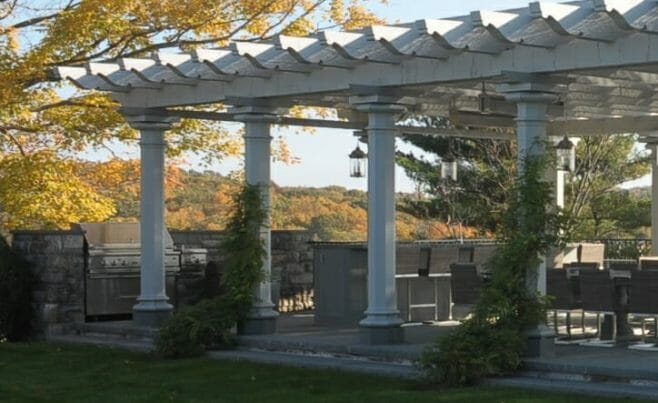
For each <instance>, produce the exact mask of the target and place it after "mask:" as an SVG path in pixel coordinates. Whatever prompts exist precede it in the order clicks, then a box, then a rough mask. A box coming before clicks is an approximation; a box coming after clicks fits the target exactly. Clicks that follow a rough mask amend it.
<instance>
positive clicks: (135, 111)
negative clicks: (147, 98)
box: [119, 108, 180, 131]
mask: <svg viewBox="0 0 658 403" xmlns="http://www.w3.org/2000/svg"><path fill="white" fill-rule="evenodd" d="M119 113H121V114H122V115H123V117H124V118H125V119H126V122H127V123H128V124H129V125H130V127H132V128H133V129H136V130H161V131H166V130H169V129H171V127H172V126H173V125H174V123H176V122H178V121H179V120H180V118H178V117H176V116H169V115H168V114H167V111H166V110H165V109H161V108H158V109H151V108H121V109H119Z"/></svg>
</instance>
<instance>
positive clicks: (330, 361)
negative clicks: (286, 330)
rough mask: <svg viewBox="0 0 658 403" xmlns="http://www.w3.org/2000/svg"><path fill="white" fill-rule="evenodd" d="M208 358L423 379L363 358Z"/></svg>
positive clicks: (225, 354)
mask: <svg viewBox="0 0 658 403" xmlns="http://www.w3.org/2000/svg"><path fill="white" fill-rule="evenodd" d="M208 356H210V357H212V358H217V359H224V360H234V361H249V362H259V363H267V364H278V365H287V366H295V367H303V368H318V369H334V370H338V371H346V372H360V373H367V374H373V375H380V376H388V377H393V378H405V379H419V378H420V377H421V376H422V374H421V373H420V372H419V370H418V369H417V368H416V367H415V366H413V365H412V364H410V363H395V362H382V361H374V360H370V359H366V358H363V357H356V356H347V355H334V354H330V353H325V354H319V353H315V354H314V353H308V352H299V351H298V352H282V351H268V350H258V349H252V348H244V347H243V348H239V349H236V350H225V351H211V352H208Z"/></svg>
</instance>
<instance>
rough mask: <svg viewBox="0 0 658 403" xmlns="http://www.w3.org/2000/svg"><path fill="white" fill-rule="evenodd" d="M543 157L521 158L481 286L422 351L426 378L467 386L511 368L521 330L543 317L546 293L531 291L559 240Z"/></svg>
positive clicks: (517, 358) (522, 343)
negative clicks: (452, 324) (463, 313)
mask: <svg viewBox="0 0 658 403" xmlns="http://www.w3.org/2000/svg"><path fill="white" fill-rule="evenodd" d="M546 164H547V161H545V160H543V159H527V160H526V161H525V164H524V167H525V170H524V171H523V172H522V173H521V174H520V176H519V179H518V181H517V184H516V185H515V186H514V188H513V190H512V191H513V195H512V196H513V197H510V198H509V200H510V205H509V207H508V209H507V211H506V212H505V215H504V219H503V222H502V223H501V228H500V231H498V233H499V234H500V238H501V239H500V241H502V242H501V245H500V246H499V247H498V248H497V250H496V253H495V255H494V256H493V257H492V259H491V260H490V261H489V262H488V268H489V270H490V272H491V279H490V280H489V282H488V283H486V284H485V286H484V288H483V290H482V293H481V295H480V299H479V301H478V303H477V304H476V305H475V307H474V310H473V312H472V315H471V317H470V318H468V319H467V320H466V321H465V322H463V323H462V324H461V325H460V326H459V327H457V328H456V329H455V330H454V331H452V332H451V333H449V334H447V335H445V336H442V337H440V338H439V339H437V341H436V342H435V343H434V344H433V345H432V346H430V347H429V348H428V349H427V350H426V351H425V352H424V354H423V356H422V358H421V360H420V366H421V367H422V368H423V369H424V371H425V373H426V375H427V377H428V379H429V380H430V381H432V382H436V383H440V384H443V385H447V386H459V385H466V384H471V383H473V382H475V381H477V380H478V379H481V378H483V377H488V376H497V375H504V374H508V373H510V372H512V371H514V370H516V369H517V368H518V367H519V365H520V363H521V356H522V354H523V352H524V349H525V348H526V343H527V337H526V332H527V330H528V329H531V328H533V327H535V326H537V325H538V324H540V323H542V322H543V321H544V320H545V318H546V302H547V301H546V297H542V296H541V295H539V293H537V292H533V291H531V290H533V289H536V286H534V287H533V285H535V284H536V272H537V270H536V268H537V267H538V266H539V264H540V263H541V261H540V256H542V255H546V254H547V253H548V252H549V249H551V248H552V247H554V246H557V245H560V244H563V243H564V240H565V238H566V237H565V236H564V235H560V234H562V233H563V231H562V228H563V227H564V225H565V219H564V217H563V216H562V214H561V212H560V211H558V210H556V209H547V208H546V207H547V206H549V205H550V204H551V203H552V197H551V195H552V190H551V186H550V184H549V183H548V182H546V181H545V180H544V172H545V167H546V166H547V165H546Z"/></svg>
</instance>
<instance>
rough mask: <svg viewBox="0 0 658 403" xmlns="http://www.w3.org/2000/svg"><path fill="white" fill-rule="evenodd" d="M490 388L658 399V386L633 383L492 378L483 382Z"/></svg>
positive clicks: (520, 377) (519, 377)
mask: <svg viewBox="0 0 658 403" xmlns="http://www.w3.org/2000/svg"><path fill="white" fill-rule="evenodd" d="M483 383H484V384H485V385H490V386H504V387H514V388H525V389H533V390H544V391H547V392H563V393H569V394H572V393H577V394H582V395H592V396H607V397H621V398H633V399H645V400H656V399H658V386H656V385H642V384H632V383H612V382H589V381H588V382H583V381H576V380H558V379H544V378H532V377H522V376H518V377H506V378H491V379H487V380H485V381H484V382H483Z"/></svg>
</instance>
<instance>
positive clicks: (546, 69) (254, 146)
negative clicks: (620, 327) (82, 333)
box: [57, 0, 658, 343]
mask: <svg viewBox="0 0 658 403" xmlns="http://www.w3.org/2000/svg"><path fill="white" fill-rule="evenodd" d="M57 74H58V76H59V78H60V79H69V80H71V81H72V82H73V83H74V84H76V85H77V86H79V87H81V88H84V89H95V90H100V91H108V92H111V93H112V96H113V97H114V99H115V100H116V101H118V102H119V103H120V104H121V106H122V109H121V110H122V113H123V114H124V115H125V117H126V119H127V121H128V122H129V123H130V124H131V125H132V126H133V127H134V128H136V129H138V130H140V132H141V143H140V145H141V158H142V160H141V161H142V177H141V181H142V182H141V185H142V192H141V244H142V256H143V258H142V259H143V260H142V274H141V276H142V279H141V295H140V297H139V303H138V304H137V305H136V306H135V307H134V313H135V316H134V318H135V320H136V321H137V322H138V323H141V324H151V325H157V324H158V323H160V321H161V320H162V318H164V317H166V316H168V315H169V314H170V311H171V309H172V308H171V306H170V305H169V304H168V303H167V296H166V295H165V287H164V264H163V250H164V249H163V248H164V245H163V239H162V236H161V234H162V232H163V229H164V228H163V226H164V224H163V213H164V207H163V172H164V169H163V168H164V149H165V140H164V132H165V131H166V130H167V129H169V128H170V127H171V125H172V124H173V123H174V122H175V121H177V120H178V119H179V118H181V117H185V118H198V119H213V120H220V121H237V122H244V125H245V143H246V146H245V148H246V152H245V159H246V164H245V167H246V177H247V181H248V182H249V183H252V184H259V185H260V186H261V187H262V192H263V203H264V204H265V206H266V207H267V208H269V190H268V186H269V183H270V127H271V125H276V124H286V125H304V126H322V127H335V128H343V129H345V128H347V129H354V130H366V131H367V138H368V164H369V166H368V172H367V175H368V309H367V310H366V312H365V315H366V317H365V319H363V320H362V321H361V322H360V325H361V328H362V330H363V334H364V337H365V339H366V340H368V341H370V342H372V343H381V342H390V341H395V340H399V339H400V336H401V328H400V325H401V323H402V320H401V319H400V317H399V315H398V310H397V306H396V295H395V294H396V291H395V278H394V275H395V198H394V165H395V137H396V135H398V134H399V133H400V131H406V132H424V133H425V134H434V135H441V136H469V137H483V138H508V137H510V135H508V134H505V133H511V132H513V129H515V131H516V139H517V142H518V153H519V160H523V159H525V158H526V157H527V156H530V157H532V156H533V155H539V154H541V153H544V152H545V150H544V149H543V146H542V145H543V144H544V143H545V140H547V139H548V137H549V136H560V137H562V136H563V135H564V134H566V133H568V134H569V136H581V135H598V134H613V133H624V132H637V133H641V134H643V135H644V136H645V137H646V141H647V142H648V143H649V144H650V147H651V149H652V150H653V153H654V158H653V162H652V168H653V178H654V183H656V184H658V167H657V164H658V162H657V160H656V158H655V156H657V155H658V153H657V148H658V134H657V137H652V133H653V132H654V131H655V130H658V97H657V96H656V88H658V2H657V1H653V0H586V1H570V2H566V3H560V4H556V3H550V4H544V3H540V2H534V3H530V4H529V5H528V6H527V7H524V8H518V9H512V10H504V11H496V12H494V11H475V12H472V13H470V15H466V16H459V17H455V18H446V19H425V20H419V21H415V22H411V23H406V24H399V25H390V26H371V27H368V28H365V29H362V30H359V31H352V32H320V33H319V34H317V35H314V36H308V37H290V36H285V35H279V36H277V37H276V38H274V39H272V40H271V41H267V42H237V41H236V42H233V43H231V44H230V45H229V46H228V47H226V48H220V49H199V50H196V51H194V52H191V53H177V54H174V53H166V52H159V53H156V54H154V55H152V56H151V57H149V58H126V59H119V60H114V61H108V62H98V63H97V62H92V63H88V64H86V65H85V66H82V67H60V68H58V69H57ZM217 103H221V104H223V105H226V106H227V107H228V108H227V109H226V112H223V113H215V112H203V111H199V110H191V109H190V108H184V107H187V106H192V105H195V106H199V105H210V104H217ZM298 105H299V106H316V107H328V108H335V109H336V111H337V114H338V116H339V118H340V119H337V120H318V119H299V118H293V117H290V116H285V115H284V113H285V111H286V110H287V108H289V107H291V106H298ZM565 108H566V113H565ZM409 112H410V113H416V114H425V115H433V116H442V117H447V118H450V119H451V120H452V122H453V123H455V124H458V125H460V126H462V127H468V130H439V129H425V130H422V129H413V128H408V127H401V126H398V125H397V122H398V121H399V119H400V117H401V116H403V115H404V114H405V113H409ZM501 128H507V129H512V130H507V131H505V130H500V129H501ZM554 177H555V178H557V176H554ZM652 195H653V196H654V197H653V200H655V201H656V202H654V203H653V206H652V218H653V220H654V221H653V222H654V223H656V222H658V204H657V202H658V187H654V190H653V193H652ZM652 234H653V237H652V238H653V241H654V245H658V224H657V225H654V226H653V232H652ZM262 237H263V239H264V240H265V243H266V246H267V248H268V250H269V239H270V232H269V229H268V227H263V228H262ZM263 267H264V269H265V271H266V272H268V273H269V270H270V256H269V254H268V256H267V257H266V259H265V261H264V262H263ZM537 278H539V279H540V280H538V283H539V284H537V286H538V287H539V289H542V288H544V287H543V285H542V284H541V283H542V282H543V281H544V280H541V279H542V278H543V277H542V276H541V274H540V275H539V276H537ZM256 297H257V300H258V303H257V304H256V306H255V308H254V310H253V312H252V314H251V316H250V321H249V323H248V326H247V327H246V328H245V329H246V330H247V331H251V332H271V331H273V329H274V328H273V324H274V321H275V318H276V316H277V313H276V312H275V311H274V310H273V309H272V308H273V305H272V303H271V298H270V286H269V283H267V282H264V283H263V284H261V286H260V287H259V288H258V289H257V290H256Z"/></svg>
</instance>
